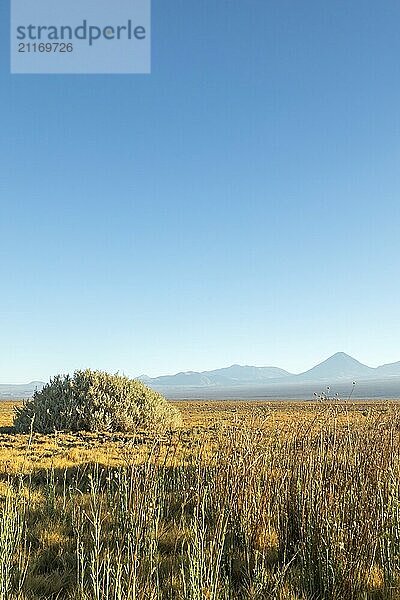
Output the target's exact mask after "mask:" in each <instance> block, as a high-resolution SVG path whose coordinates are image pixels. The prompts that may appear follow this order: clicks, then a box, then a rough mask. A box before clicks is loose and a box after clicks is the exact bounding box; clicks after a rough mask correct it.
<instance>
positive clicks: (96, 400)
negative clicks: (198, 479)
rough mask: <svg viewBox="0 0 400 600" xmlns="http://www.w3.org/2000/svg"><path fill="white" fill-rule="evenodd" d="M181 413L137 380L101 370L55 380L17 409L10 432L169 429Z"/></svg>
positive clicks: (61, 376)
mask: <svg viewBox="0 0 400 600" xmlns="http://www.w3.org/2000/svg"><path fill="white" fill-rule="evenodd" d="M180 419H181V416H180V413H179V411H178V410H177V409H176V408H175V407H173V406H171V405H170V404H169V403H168V402H167V400H166V399H165V398H164V397H163V396H162V395H161V394H159V393H158V392H155V391H154V390H152V389H150V388H149V387H147V386H146V385H144V384H143V383H141V382H140V381H136V380H133V379H129V378H128V377H125V376H122V375H110V374H109V373H105V372H103V371H91V370H90V369H87V370H86V371H76V372H75V373H74V375H73V376H72V377H71V376H69V375H57V376H56V377H53V378H52V379H51V380H50V383H48V384H46V385H45V386H44V388H43V389H42V390H41V391H36V392H35V394H34V396H33V398H32V399H30V400H27V401H26V402H25V403H24V404H23V406H22V407H21V408H17V409H16V411H15V417H14V427H15V429H16V431H18V432H20V433H28V432H30V431H34V432H38V433H51V432H54V431H55V430H57V431H134V430H136V429H142V428H144V429H157V430H160V429H161V430H166V429H171V428H173V427H175V426H178V425H179V424H180Z"/></svg>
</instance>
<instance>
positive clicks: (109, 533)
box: [0, 401, 400, 600]
mask: <svg viewBox="0 0 400 600" xmlns="http://www.w3.org/2000/svg"><path fill="white" fill-rule="evenodd" d="M176 405H177V406H178V408H179V409H180V410H181V412H182V416H183V426H182V427H181V428H180V429H179V430H177V431H175V432H172V433H168V434H165V435H159V434H149V433H146V432H144V431H143V432H137V433H135V434H129V435H128V434H107V433H102V434H88V433H83V432H82V433H79V434H74V435H71V434H68V433H59V432H56V433H54V434H53V435H38V434H34V435H15V434H13V433H12V431H11V429H10V428H11V426H12V418H13V409H14V406H15V403H11V402H3V403H0V424H1V428H2V429H1V431H0V507H1V512H0V515H1V518H2V519H3V521H2V522H1V523H0V544H1V549H2V552H3V556H4V557H5V558H4V560H3V562H1V561H2V559H1V557H0V563H1V564H0V567H1V568H0V572H1V573H3V578H5V580H7V581H8V582H9V584H8V585H9V590H13V592H12V593H11V592H10V591H6V592H4V591H2V590H3V588H2V583H1V581H0V600H3V598H4V600H5V599H7V600H16V599H17V598H20V599H21V600H22V598H23V599H24V600H25V599H26V600H28V599H32V600H38V599H39V598H54V599H56V598H58V599H61V598H66V599H69V600H78V599H79V600H147V599H148V600H204V599H206V598H208V599H209V600H228V599H229V600H264V599H268V598H270V599H271V600H275V599H278V598H279V599H281V600H289V599H292V600H311V599H315V600H337V599H338V598H343V600H347V599H348V600H369V599H371V600H372V599H375V600H385V599H386V598H387V599H388V600H389V599H390V600H399V599H400V590H399V582H400V402H395V401H390V402H385V401H376V402H374V401H368V402H354V403H323V404H322V403H318V402H309V403H307V402H262V401H254V402H237V401H226V402H219V401H209V402H207V401H192V402H186V401H185V402H176ZM7 531H9V532H10V533H7ZM5 532H6V533H7V535H6V534H5ZM7 553H8V554H7ZM7 565H8V566H7ZM3 587H4V586H3ZM18 589H19V592H18Z"/></svg>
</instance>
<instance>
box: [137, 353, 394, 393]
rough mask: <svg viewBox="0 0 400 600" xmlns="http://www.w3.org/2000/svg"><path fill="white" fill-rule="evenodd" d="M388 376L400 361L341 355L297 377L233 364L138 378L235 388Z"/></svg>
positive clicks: (166, 383)
mask: <svg viewBox="0 0 400 600" xmlns="http://www.w3.org/2000/svg"><path fill="white" fill-rule="evenodd" d="M386 377H400V362H397V363H392V364H389V365H383V366H381V367H377V368H372V367H368V366H367V365H363V364H362V363H360V362H359V361H358V360H356V359H355V358H353V357H351V356H349V355H348V354H345V353H344V352H338V353H337V354H334V355H333V356H331V357H330V358H328V359H326V360H324V361H323V362H321V363H319V364H318V365H316V366H315V367H312V369H309V370H308V371H305V372H304V373H300V374H297V375H295V374H294V373H289V372H288V371H285V370H284V369H279V368H278V367H249V366H241V365H232V366H231V367H226V368H225V369H216V370H214V371H202V372H197V371H187V372H185V373H177V374H176V375H164V376H162V377H154V378H151V377H147V376H146V375H141V376H140V377H139V378H138V379H140V380H141V381H143V382H145V383H147V384H149V385H152V386H155V387H167V386H178V387H179V386H195V387H204V386H221V385H222V386H226V385H229V386H232V385H239V386H240V385H246V386H248V385H259V384H260V383H266V384H272V383H277V381H278V380H279V382H280V383H282V381H283V380H284V381H285V383H289V382H291V383H293V384H295V383H296V382H297V383H298V382H300V381H302V382H306V381H310V382H313V381H315V382H324V381H327V382H332V383H334V382H337V381H343V380H344V379H347V380H353V379H357V380H364V379H368V380H369V379H382V378H386Z"/></svg>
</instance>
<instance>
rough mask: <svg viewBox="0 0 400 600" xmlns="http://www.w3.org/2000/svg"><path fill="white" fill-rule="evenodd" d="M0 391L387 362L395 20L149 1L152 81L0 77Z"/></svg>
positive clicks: (397, 176) (395, 198) (398, 102)
mask: <svg viewBox="0 0 400 600" xmlns="http://www.w3.org/2000/svg"><path fill="white" fill-rule="evenodd" d="M5 5H6V3H2V4H1V7H0V23H1V24H0V33H1V53H0V256H1V260H0V282H1V294H0V330H1V348H0V382H3V383H12V382H24V381H28V380H31V379H47V378H48V377H49V376H51V375H52V374H55V373H58V372H67V371H71V370H74V369H75V368H81V367H86V366H89V367H92V368H101V369H107V370H110V371H121V372H125V373H127V374H129V375H137V374H140V373H147V374H149V375H159V374H164V373H170V372H176V371H180V370H191V369H193V370H203V369H204V370H205V369H208V368H215V367H220V366H226V365H228V364H231V363H242V364H256V365H269V364H272V365H276V366H281V367H283V368H287V369H289V370H292V371H301V370H304V369H306V368H309V367H311V366H312V365H313V364H314V363H315V362H317V361H319V360H321V359H323V358H326V357H327V356H329V355H330V354H332V353H334V352H336V351H339V350H340V351H345V352H348V353H349V354H352V355H354V356H356V357H357V358H359V359H360V360H362V361H365V362H367V363H368V364H370V365H371V366H375V365H378V364H382V363H384V362H392V361H396V360H400V345H399V342H398V340H399V339H400V316H399V315H400V311H399V295H400V279H399V251H400V236H399V226H400V214H399V200H400V169H399V159H400V136H399V134H400V118H399V115H400V109H399V107H400V35H399V31H400V5H399V3H398V2H397V0H396V1H394V0H386V1H385V2H384V3H378V2H372V1H370V0H363V1H361V0H352V1H351V2H344V1H338V0H332V1H331V2H329V3H327V2H320V0H318V1H317V0H305V1H304V2H301V3H300V2H297V1H295V0H279V2H277V1H270V0H246V2H244V1H239V0H235V1H232V0H218V2H215V0H202V1H201V2H194V1H187V0H185V1H183V0H180V1H178V0H169V1H168V2H165V1H162V0H153V33H152V35H153V61H152V62H153V72H152V74H151V75H150V76H141V75H139V76H134V75H133V76H132V75H128V76H118V75H111V76H81V75H77V76H73V75H72V76H70V75H69V76H45V75H42V76H34V75H33V76H21V75H14V76H12V75H10V74H9V52H8V36H9V31H8V20H9V14H8V8H7V6H5Z"/></svg>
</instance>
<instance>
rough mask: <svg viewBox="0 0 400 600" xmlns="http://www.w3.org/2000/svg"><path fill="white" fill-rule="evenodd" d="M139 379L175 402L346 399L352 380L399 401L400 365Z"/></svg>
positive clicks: (10, 392)
mask: <svg viewBox="0 0 400 600" xmlns="http://www.w3.org/2000/svg"><path fill="white" fill-rule="evenodd" d="M138 379H140V380H141V381H143V382H144V383H146V384H147V385H149V386H151V387H153V388H154V389H156V390H159V391H161V392H162V393H164V394H165V395H166V396H168V397H170V398H293V399H295V398H309V397H311V396H312V395H313V392H314V391H316V392H318V391H321V390H322V389H324V387H326V386H332V389H333V388H335V391H336V392H337V393H339V394H340V395H343V394H344V395H346V394H347V393H348V391H349V390H350V389H351V387H352V382H353V381H355V382H357V385H356V391H355V393H354V397H371V398H372V397H387V398H394V397H396V398H400V362H395V363H391V364H386V365H382V366H380V367H377V368H372V367H369V366H367V365H364V364H362V363H361V362H359V361H358V360H356V359H355V358H353V357H351V356H349V355H348V354H345V353H344V352H338V353H337V354H334V355H333V356H331V357H329V358H328V359H326V360H324V361H323V362H321V363H319V364H318V365H316V366H315V367H312V368H311V369H309V370H308V371H305V372H304V373H299V374H293V373H289V372H288V371H285V370H284V369H280V368H278V367H253V366H241V365H232V366H230V367H226V368H223V369H215V370H212V371H202V372H197V371H187V372H182V373H177V374H176V375H164V376H161V377H153V378H152V377H147V376H146V375H141V376H139V377H138ZM43 385H44V383H43V382H41V381H32V382H31V383H28V384H26V385H4V384H3V385H1V384H0V399H8V398H10V399H12V398H28V397H30V396H32V395H33V393H34V391H35V389H41V388H42V387H43Z"/></svg>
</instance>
